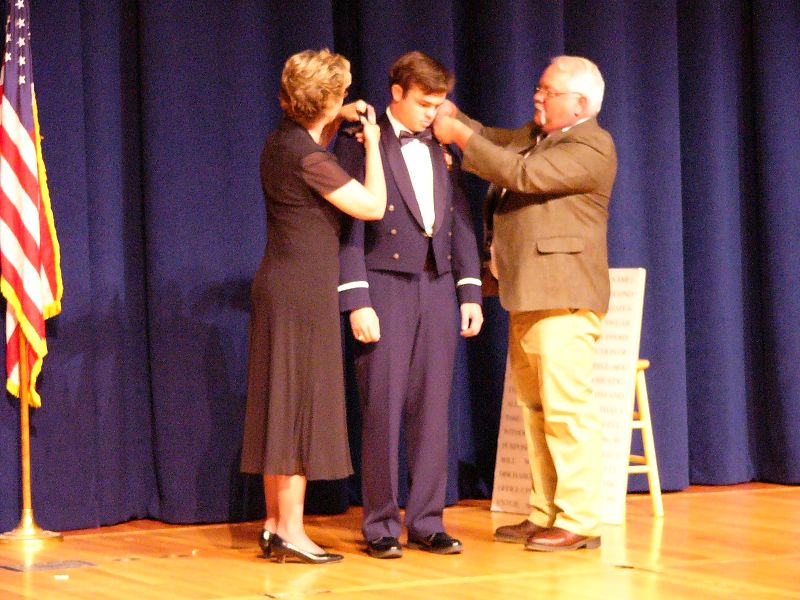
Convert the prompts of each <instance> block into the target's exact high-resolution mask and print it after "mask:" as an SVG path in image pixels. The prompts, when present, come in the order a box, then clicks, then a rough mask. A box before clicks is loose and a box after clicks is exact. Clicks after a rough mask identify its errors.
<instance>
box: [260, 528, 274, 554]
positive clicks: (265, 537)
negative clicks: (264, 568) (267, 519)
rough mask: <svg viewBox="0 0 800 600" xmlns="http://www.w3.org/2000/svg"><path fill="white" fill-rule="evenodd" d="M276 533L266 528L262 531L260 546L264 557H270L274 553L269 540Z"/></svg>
mask: <svg viewBox="0 0 800 600" xmlns="http://www.w3.org/2000/svg"><path fill="white" fill-rule="evenodd" d="M273 535H274V534H273V533H272V532H270V531H267V530H266V529H265V530H264V531H262V532H261V535H260V536H258V547H259V548H261V556H262V557H264V558H269V557H270V555H271V554H272V548H270V546H269V541H270V539H272V536H273Z"/></svg>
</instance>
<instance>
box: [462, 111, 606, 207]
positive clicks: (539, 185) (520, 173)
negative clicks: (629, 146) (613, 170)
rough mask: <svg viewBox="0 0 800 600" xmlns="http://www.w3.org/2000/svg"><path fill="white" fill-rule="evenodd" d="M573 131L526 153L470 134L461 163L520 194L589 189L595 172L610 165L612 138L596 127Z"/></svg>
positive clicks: (594, 182) (595, 177) (596, 184)
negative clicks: (507, 148) (549, 143)
mask: <svg viewBox="0 0 800 600" xmlns="http://www.w3.org/2000/svg"><path fill="white" fill-rule="evenodd" d="M576 128H577V126H576ZM573 131H574V130H570V131H569V132H568V133H567V134H566V135H564V136H563V137H562V138H560V139H558V140H557V141H555V142H554V143H553V144H552V145H551V146H549V147H547V148H544V149H542V150H540V151H535V152H531V153H530V154H529V155H528V156H527V157H525V156H523V155H521V154H518V153H517V152H513V151H509V150H506V149H503V148H500V147H498V146H497V145H496V144H493V143H492V142H491V141H489V140H488V139H487V138H485V137H483V136H481V135H473V136H472V137H471V138H470V139H469V142H468V143H467V146H466V148H465V149H464V163H463V167H464V169H465V170H467V171H470V172H471V173H474V174H475V175H477V176H478V177H481V178H482V179H486V180H487V181H490V182H491V183H493V184H495V185H497V186H500V187H504V188H506V189H508V190H511V191H513V192H518V193H522V194H546V195H550V196H557V195H559V194H564V195H569V194H580V193H586V192H590V191H593V190H595V189H597V187H598V185H599V183H600V182H599V181H598V179H597V176H598V174H602V173H605V172H606V171H607V170H608V168H609V167H610V166H613V165H612V162H613V157H614V149H613V141H612V140H611V136H610V135H609V134H608V133H607V132H605V131H603V130H601V129H599V128H597V127H594V128H589V129H587V128H584V129H583V131H580V130H579V131H574V133H573ZM551 135H552V134H551Z"/></svg>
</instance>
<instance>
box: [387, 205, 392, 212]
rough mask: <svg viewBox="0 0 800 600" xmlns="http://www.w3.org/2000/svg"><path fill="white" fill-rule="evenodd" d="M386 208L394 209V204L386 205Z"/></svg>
mask: <svg viewBox="0 0 800 600" xmlns="http://www.w3.org/2000/svg"><path fill="white" fill-rule="evenodd" d="M386 210H388V211H389V212H392V211H394V204H390V205H389V206H387V207H386Z"/></svg>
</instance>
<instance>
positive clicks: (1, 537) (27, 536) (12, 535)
mask: <svg viewBox="0 0 800 600" xmlns="http://www.w3.org/2000/svg"><path fill="white" fill-rule="evenodd" d="M63 540H64V536H63V535H61V534H60V533H59V532H57V531H47V530H46V529H42V528H41V527H39V526H38V525H37V524H36V519H34V518H33V510H31V509H29V508H26V509H23V510H22V518H21V519H20V521H19V525H17V526H16V527H15V528H14V529H13V530H12V531H7V532H5V533H3V534H0V544H25V543H33V542H38V543H51V542H61V541H63Z"/></svg>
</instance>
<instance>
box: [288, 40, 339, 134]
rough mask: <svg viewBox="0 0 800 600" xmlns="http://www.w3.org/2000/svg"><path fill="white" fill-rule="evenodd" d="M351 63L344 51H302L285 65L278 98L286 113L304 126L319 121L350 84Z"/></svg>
mask: <svg viewBox="0 0 800 600" xmlns="http://www.w3.org/2000/svg"><path fill="white" fill-rule="evenodd" d="M350 82H351V76H350V62H349V61H348V60H347V59H346V58H345V57H344V56H342V55H341V54H335V53H333V52H331V51H330V50H328V49H327V48H323V49H322V50H303V51H302V52H298V53H297V54H293V55H292V56H290V57H289V59H288V60H287V61H286V64H285V65H284V66H283V73H282V74H281V89H280V92H279V94H278V98H279V100H280V103H281V108H282V109H283V112H284V113H286V116H287V117H289V118H290V119H292V120H293V121H297V122H299V123H301V124H303V125H310V124H312V123H314V122H315V121H317V120H318V119H319V118H320V117H321V116H322V113H324V112H325V110H327V109H328V108H329V107H330V106H331V105H332V104H334V103H335V102H338V101H339V99H340V98H342V97H343V96H344V94H345V90H346V89H347V87H348V86H349V85H350Z"/></svg>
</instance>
